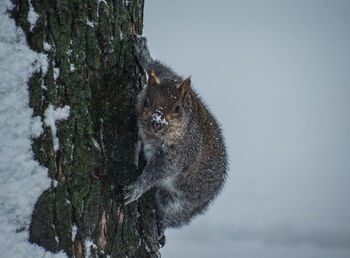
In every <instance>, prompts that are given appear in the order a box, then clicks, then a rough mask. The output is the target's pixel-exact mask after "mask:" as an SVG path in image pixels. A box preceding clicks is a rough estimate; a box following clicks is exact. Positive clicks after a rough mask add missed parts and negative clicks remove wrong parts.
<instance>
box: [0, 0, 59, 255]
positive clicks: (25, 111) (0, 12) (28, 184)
mask: <svg viewBox="0 0 350 258" xmlns="http://www.w3.org/2000/svg"><path fill="white" fill-rule="evenodd" d="M13 7H14V6H13V4H12V3H11V1H10V0H1V1H0V31H1V33H0V78H1V80H0V103H1V104H0V139H1V144H0V232H1V233H0V246H1V248H0V249H1V254H0V256H1V257H33V258H34V257H66V254H64V253H63V252H60V253H58V254H52V253H50V252H46V251H45V250H44V249H43V248H41V247H39V246H37V245H32V244H30V243H29V242H28V238H29V235H28V229H29V224H30V219H31V215H32V211H33V208H34V205H35V203H36V201H37V199H38V198H39V196H40V194H41V193H42V192H43V191H44V190H45V189H47V188H48V187H49V185H50V179H49V178H48V176H47V169H46V168H44V167H42V166H40V165H39V164H38V162H37V161H36V160H35V159H34V154H33V151H32V148H31V143H32V142H31V137H32V136H33V132H34V135H37V134H39V133H40V126H39V124H40V122H39V120H38V118H33V119H32V115H33V112H32V109H31V108H30V107H29V93H28V84H27V83H28V80H29V78H30V77H31V76H32V74H33V73H34V72H36V71H38V70H37V69H38V68H41V69H42V71H43V72H44V71H45V69H43V67H42V63H41V64H40V65H39V63H40V60H41V61H43V60H45V58H43V56H41V55H40V54H38V53H36V52H34V51H32V50H31V49H30V48H29V47H28V45H27V43H26V39H25V36H24V33H23V31H22V29H21V28H18V27H16V25H15V22H14V20H12V19H10V17H9V13H8V11H10V10H12V9H13ZM31 15H32V14H31ZM31 15H30V19H31V18H32V17H31ZM31 21H32V24H34V20H31ZM38 61H39V62H38ZM44 63H45V62H44Z"/></svg>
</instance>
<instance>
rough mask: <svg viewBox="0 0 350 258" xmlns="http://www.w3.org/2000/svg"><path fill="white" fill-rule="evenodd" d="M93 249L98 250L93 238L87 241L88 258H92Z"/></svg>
mask: <svg viewBox="0 0 350 258" xmlns="http://www.w3.org/2000/svg"><path fill="white" fill-rule="evenodd" d="M91 247H92V248H95V249H97V246H96V245H95V243H94V242H93V241H92V240H91V238H89V237H88V238H87V239H86V240H85V250H86V257H90V255H91Z"/></svg>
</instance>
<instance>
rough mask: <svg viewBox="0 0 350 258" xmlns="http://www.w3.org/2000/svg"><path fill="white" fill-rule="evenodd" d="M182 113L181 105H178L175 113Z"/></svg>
mask: <svg viewBox="0 0 350 258" xmlns="http://www.w3.org/2000/svg"><path fill="white" fill-rule="evenodd" d="M179 112H180V105H177V106H176V107H175V108H174V113H179Z"/></svg>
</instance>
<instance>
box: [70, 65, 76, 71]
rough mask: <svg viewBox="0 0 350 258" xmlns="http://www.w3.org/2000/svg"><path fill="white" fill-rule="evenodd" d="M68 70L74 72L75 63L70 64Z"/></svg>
mask: <svg viewBox="0 0 350 258" xmlns="http://www.w3.org/2000/svg"><path fill="white" fill-rule="evenodd" d="M70 71H71V72H74V71H75V65H74V64H70Z"/></svg>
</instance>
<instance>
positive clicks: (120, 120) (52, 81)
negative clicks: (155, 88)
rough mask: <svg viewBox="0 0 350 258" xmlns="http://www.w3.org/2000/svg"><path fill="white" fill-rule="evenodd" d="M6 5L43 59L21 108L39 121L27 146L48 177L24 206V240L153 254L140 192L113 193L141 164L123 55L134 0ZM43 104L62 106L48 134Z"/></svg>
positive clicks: (152, 229)
mask: <svg viewBox="0 0 350 258" xmlns="http://www.w3.org/2000/svg"><path fill="white" fill-rule="evenodd" d="M14 4H15V6H16V7H15V9H14V10H13V13H12V16H13V18H14V19H15V20H16V24H17V26H20V27H22V29H23V31H24V32H25V35H26V38H27V41H28V44H29V46H30V47H31V48H32V49H33V50H34V51H36V52H39V53H44V54H46V55H47V57H48V64H49V66H48V69H47V72H46V73H45V71H42V72H40V73H36V74H34V75H33V76H32V78H31V79H30V82H29V91H30V106H31V108H32V109H33V111H34V115H35V116H40V117H41V121H43V122H44V125H45V127H44V133H43V134H42V135H41V136H40V137H38V138H36V139H34V140H33V145H32V147H33V151H34V153H35V158H36V160H38V161H39V163H40V164H41V165H42V166H45V167H47V168H48V171H49V172H48V173H49V177H50V178H51V179H52V181H51V182H52V183H51V186H50V187H49V188H48V189H47V190H46V191H45V192H44V193H42V195H41V196H40V198H39V199H38V201H37V204H36V206H35V209H34V211H33V214H32V221H31V225H30V237H29V240H30V241H31V242H32V243H35V244H38V245H40V246H42V247H44V248H45V249H46V250H49V251H52V252H58V251H60V250H63V251H64V252H65V253H66V254H67V256H69V257H107V255H110V256H111V257H157V256H159V252H158V249H159V243H158V241H157V226H156V218H155V212H154V207H153V203H152V199H151V196H150V194H148V195H146V196H145V197H143V198H142V199H141V200H140V201H139V202H138V203H136V202H134V203H131V204H130V205H128V206H127V207H124V206H123V204H122V194H121V192H122V187H123V186H124V185H126V184H128V183H130V182H131V181H133V180H134V179H135V178H136V177H137V176H138V175H139V174H140V173H141V171H142V168H143V165H144V158H143V156H142V153H141V154H140V155H139V153H138V141H137V125H136V113H135V110H134V106H135V101H136V96H137V94H138V92H139V91H140V90H141V88H142V85H143V83H144V74H143V71H142V70H141V69H140V67H139V66H138V64H137V60H136V59H135V57H134V56H133V54H132V53H133V52H132V49H133V39H134V38H133V33H137V34H141V33H142V21H143V5H144V0H132V1H131V0H129V1H127V0H56V1H54V0H46V1H28V0H14ZM32 9H33V10H34V11H35V12H36V13H37V14H38V19H37V20H36V22H35V24H34V25H33V24H30V22H28V18H27V17H28V13H29V12H30V11H31V10H32ZM50 105H53V107H54V109H58V108H64V107H67V106H69V108H70V112H69V117H68V118H67V119H66V120H60V121H56V128H57V132H54V130H52V127H50V126H48V124H47V123H45V119H46V113H45V111H46V110H47V109H48V108H49V107H50ZM56 137H57V138H58V145H57V144H56V146H57V147H55V144H54V140H55V139H57V138H56Z"/></svg>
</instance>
